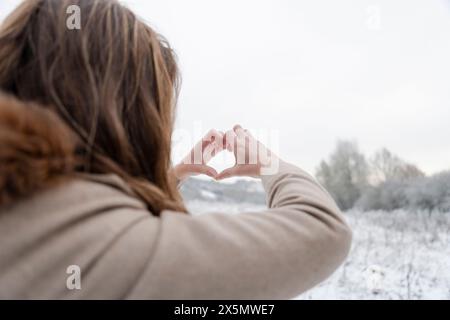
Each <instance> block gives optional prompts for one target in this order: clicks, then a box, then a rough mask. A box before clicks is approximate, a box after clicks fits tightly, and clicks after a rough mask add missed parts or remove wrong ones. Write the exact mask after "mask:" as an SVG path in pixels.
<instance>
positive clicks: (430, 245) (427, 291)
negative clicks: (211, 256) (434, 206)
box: [182, 179, 450, 299]
mask: <svg viewBox="0 0 450 320" xmlns="http://www.w3.org/2000/svg"><path fill="white" fill-rule="evenodd" d="M182 192H183V195H184V197H185V200H186V202H187V205H188V208H189V210H190V211H191V212H193V213H195V214H202V213H206V212H211V210H213V211H214V212H227V213H230V214H238V213H239V212H245V211H258V210H261V209H265V208H266V207H265V198H264V193H263V189H262V186H261V184H260V183H259V182H257V181H245V180H238V181H235V182H234V183H228V184H225V183H217V182H213V181H206V180H201V179H190V180H188V181H186V182H185V183H184V184H183V186H182ZM345 216H346V218H347V221H348V222H349V224H350V225H351V226H352V229H353V233H354V240H353V245H352V249H351V252H350V254H349V256H348V259H347V261H346V262H345V263H344V264H343V265H342V266H341V267H340V268H339V269H338V270H337V271H336V272H335V273H334V274H333V275H332V277H331V278H329V279H327V280H326V281H324V282H323V283H321V284H320V285H319V286H317V287H315V288H314V289H312V290H310V291H308V292H306V293H304V294H302V295H301V296H299V297H297V299H450V211H448V212H440V211H430V210H413V209H408V210H406V209H396V210H392V211H386V210H369V211H363V210H360V209H358V210H357V209H351V210H348V211H346V212H345Z"/></svg>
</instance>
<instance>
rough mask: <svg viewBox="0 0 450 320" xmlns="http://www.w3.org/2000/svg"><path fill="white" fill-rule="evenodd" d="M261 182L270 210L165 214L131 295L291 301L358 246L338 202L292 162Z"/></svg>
mask: <svg viewBox="0 0 450 320" xmlns="http://www.w3.org/2000/svg"><path fill="white" fill-rule="evenodd" d="M262 181H263V185H264V188H265V190H266V193H267V202H268V207H269V209H268V210H266V211H264V212H248V213H241V214H234V215H233V214H226V213H211V214H202V215H197V216H196V215H182V214H178V213H175V212H170V211H168V212H164V213H163V214H162V216H161V217H160V218H158V224H159V226H158V228H157V235H156V236H155V237H154V241H155V243H154V245H153V250H152V254H151V255H150V256H149V258H148V263H147V264H146V266H145V268H143V269H142V274H140V276H139V277H138V279H137V281H136V284H135V285H134V287H133V288H132V290H130V292H129V294H128V296H127V298H132V299H141V298H143V299H145V298H156V299H288V298H293V297H295V296H296V295H299V294H300V293H302V292H304V291H305V290H308V289H310V288H311V287H313V286H314V285H316V284H318V283H319V282H321V281H322V280H324V279H325V278H326V277H328V276H329V275H330V274H331V273H332V272H333V271H334V270H335V269H336V268H337V267H338V266H339V265H340V264H341V263H342V262H343V260H344V259H345V257H346V256H347V254H348V251H349V248H350V243H351V231H350V229H349V227H348V226H347V224H346V223H345V221H344V219H343V217H342V214H341V212H340V210H339V209H338V207H337V206H336V204H335V202H334V201H333V200H332V198H331V197H330V196H329V195H328V193H327V192H326V191H325V190H324V189H323V188H322V187H321V186H320V185H319V184H318V183H317V182H316V181H315V180H314V179H313V178H312V177H311V176H309V175H308V174H307V173H305V172H304V171H302V170H301V169H299V168H297V167H295V166H293V165H290V164H287V163H285V162H282V163H281V164H280V170H279V172H278V173H277V174H275V175H273V176H264V177H263V178H262ZM141 223H143V224H145V223H149V222H148V221H147V222H146V221H142V222H141ZM140 230H145V228H142V227H141V228H140ZM141 232H144V231H141ZM134 238H139V237H134Z"/></svg>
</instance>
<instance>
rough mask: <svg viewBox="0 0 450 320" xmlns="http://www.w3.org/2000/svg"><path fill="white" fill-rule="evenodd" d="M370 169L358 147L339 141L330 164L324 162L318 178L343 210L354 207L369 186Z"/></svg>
mask: <svg viewBox="0 0 450 320" xmlns="http://www.w3.org/2000/svg"><path fill="white" fill-rule="evenodd" d="M368 173H369V167H368V164H367V161H366V159H365V157H364V155H363V154H362V153H360V152H359V149H358V146H357V144H356V143H355V142H351V141H338V142H337V145H336V148H335V150H334V151H333V153H332V154H331V156H330V158H329V160H328V162H327V161H324V160H323V161H322V162H321V163H320V165H319V167H318V169H317V171H316V177H317V179H318V180H319V182H321V183H322V184H323V185H324V186H325V187H326V188H327V190H328V191H329V192H330V193H331V195H332V196H333V198H334V199H335V201H336V202H337V204H338V206H339V207H340V208H341V209H342V210H347V209H350V208H352V207H353V205H354V204H355V202H356V201H357V200H358V199H359V197H360V196H361V193H362V190H363V189H364V188H365V187H366V186H367V184H368Z"/></svg>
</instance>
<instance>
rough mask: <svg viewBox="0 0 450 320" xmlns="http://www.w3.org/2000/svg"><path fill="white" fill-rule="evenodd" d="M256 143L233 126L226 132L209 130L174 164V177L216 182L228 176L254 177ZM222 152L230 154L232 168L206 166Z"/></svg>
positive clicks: (255, 169) (249, 135)
mask: <svg viewBox="0 0 450 320" xmlns="http://www.w3.org/2000/svg"><path fill="white" fill-rule="evenodd" d="M259 148H260V144H259V142H258V141H257V140H256V139H255V138H253V136H252V135H251V134H250V133H249V132H248V131H247V130H244V129H243V128H242V127H241V126H239V125H236V126H234V128H233V130H229V131H227V132H226V133H223V132H220V131H217V130H211V131H209V132H208V133H207V134H206V135H205V136H204V137H203V138H202V139H201V140H200V141H199V142H198V143H197V144H196V145H195V146H194V148H193V149H192V150H191V151H190V153H189V154H188V155H187V156H186V157H185V158H184V160H183V161H182V163H180V164H179V165H177V168H176V169H177V170H178V174H177V176H178V178H180V179H183V178H184V177H187V176H189V175H198V174H205V175H208V176H210V177H212V178H214V179H216V180H222V179H225V178H229V177H232V176H253V177H255V176H258V175H259V173H260V168H261V165H260V164H259V161H258V149H259ZM222 151H229V152H231V153H233V154H234V162H235V164H234V166H232V167H229V168H226V169H224V170H223V171H222V172H220V173H217V171H216V170H215V169H214V168H213V167H211V166H209V165H208V163H209V162H210V161H211V159H213V158H214V157H216V156H217V155H218V154H219V153H221V152H222Z"/></svg>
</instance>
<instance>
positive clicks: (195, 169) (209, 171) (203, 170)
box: [185, 164, 217, 178]
mask: <svg viewBox="0 0 450 320" xmlns="http://www.w3.org/2000/svg"><path fill="white" fill-rule="evenodd" d="M185 170H186V171H188V172H191V173H194V174H205V175H207V176H210V177H212V178H215V177H216V176H217V171H216V170H215V169H214V168H212V167H210V166H207V165H195V164H194V165H189V166H187V167H186V169H185Z"/></svg>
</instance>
